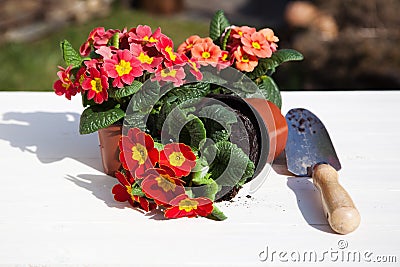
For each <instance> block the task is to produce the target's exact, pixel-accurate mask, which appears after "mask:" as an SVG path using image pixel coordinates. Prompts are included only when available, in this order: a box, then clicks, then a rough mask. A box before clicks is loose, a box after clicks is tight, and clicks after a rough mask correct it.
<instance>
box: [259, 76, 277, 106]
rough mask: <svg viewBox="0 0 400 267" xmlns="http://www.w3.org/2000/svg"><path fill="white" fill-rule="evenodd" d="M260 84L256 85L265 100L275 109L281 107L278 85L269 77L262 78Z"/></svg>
mask: <svg viewBox="0 0 400 267" xmlns="http://www.w3.org/2000/svg"><path fill="white" fill-rule="evenodd" d="M261 80H262V81H261V83H260V84H259V85H258V87H259V88H260V90H261V92H262V94H263V95H264V97H265V99H266V100H269V101H271V102H272V103H274V104H275V105H276V106H277V107H279V108H281V107H282V96H281V92H280V91H279V88H278V85H277V84H276V83H275V82H274V80H273V79H272V78H271V77H269V76H262V77H261Z"/></svg>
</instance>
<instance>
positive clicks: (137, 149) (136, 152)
mask: <svg viewBox="0 0 400 267" xmlns="http://www.w3.org/2000/svg"><path fill="white" fill-rule="evenodd" d="M132 159H134V160H137V161H138V162H139V164H140V165H142V164H144V162H145V161H146V159H147V149H146V147H144V146H143V145H141V144H136V145H134V146H133V147H132Z"/></svg>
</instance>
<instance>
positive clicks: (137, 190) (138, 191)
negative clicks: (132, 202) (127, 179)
mask: <svg viewBox="0 0 400 267" xmlns="http://www.w3.org/2000/svg"><path fill="white" fill-rule="evenodd" d="M131 195H132V196H139V197H144V196H145V194H144V193H143V191H142V189H141V188H140V186H139V185H138V184H137V183H136V182H135V183H134V184H133V185H132V192H131Z"/></svg>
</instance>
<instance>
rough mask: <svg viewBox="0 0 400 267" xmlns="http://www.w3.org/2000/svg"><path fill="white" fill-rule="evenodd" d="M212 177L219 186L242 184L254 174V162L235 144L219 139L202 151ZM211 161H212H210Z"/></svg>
mask: <svg viewBox="0 0 400 267" xmlns="http://www.w3.org/2000/svg"><path fill="white" fill-rule="evenodd" d="M202 155H203V156H204V157H206V159H207V161H208V162H209V163H210V171H209V172H210V173H211V174H212V178H213V179H214V180H216V182H217V183H218V185H221V186H230V187H233V186H236V185H243V184H244V183H245V182H246V181H247V179H249V178H251V177H252V176H253V174H254V169H255V166H254V163H253V162H252V161H251V160H250V159H249V157H248V156H247V155H246V154H245V153H244V152H243V150H242V149H241V148H239V147H238V146H237V145H236V144H233V143H231V142H227V141H220V142H218V143H216V144H215V145H211V146H209V147H206V148H205V149H204V150H203V151H202ZM210 161H212V162H210Z"/></svg>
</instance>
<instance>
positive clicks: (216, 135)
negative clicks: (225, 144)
mask: <svg viewBox="0 0 400 267" xmlns="http://www.w3.org/2000/svg"><path fill="white" fill-rule="evenodd" d="M230 136H231V134H230V133H229V132H228V131H227V130H221V131H215V132H213V133H212V134H211V135H210V138H211V139H212V140H213V141H214V142H216V143H217V142H219V141H228V140H229V137H230Z"/></svg>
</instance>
